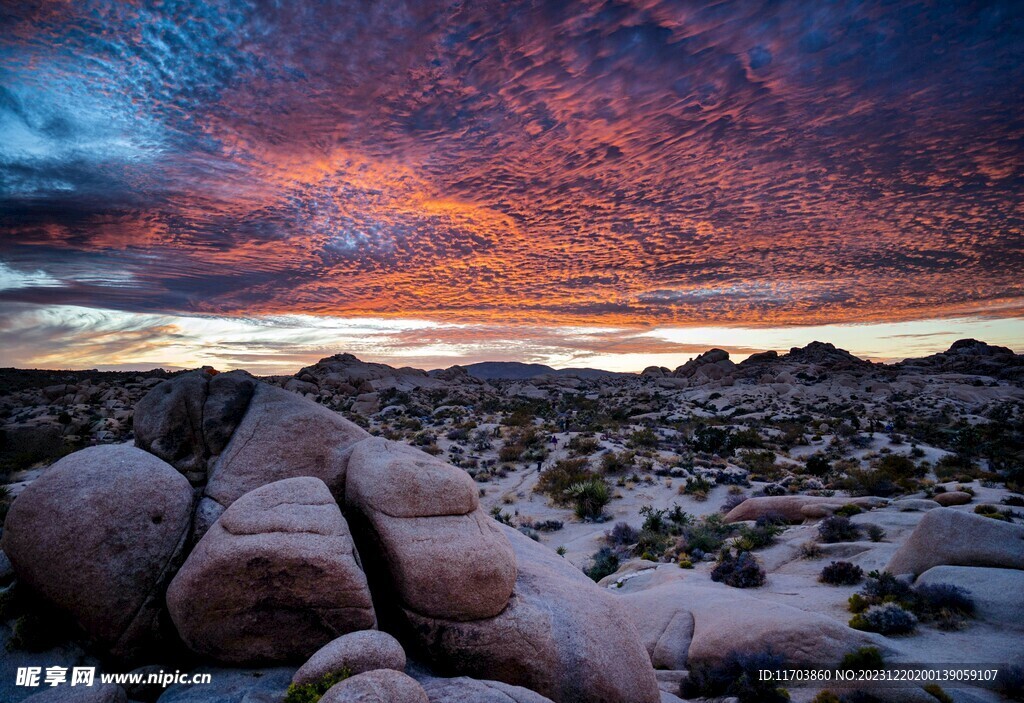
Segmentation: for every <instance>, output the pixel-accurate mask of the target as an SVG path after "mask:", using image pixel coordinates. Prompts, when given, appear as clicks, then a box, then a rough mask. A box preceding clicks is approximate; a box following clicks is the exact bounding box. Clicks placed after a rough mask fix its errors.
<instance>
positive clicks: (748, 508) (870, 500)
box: [725, 495, 888, 523]
mask: <svg viewBox="0 0 1024 703" xmlns="http://www.w3.org/2000/svg"><path fill="white" fill-rule="evenodd" d="M847 503H852V504H854V505H857V506H859V507H861V508H864V509H865V510H867V509H870V508H877V507H881V506H882V505H886V504H887V503H888V501H887V500H885V499H884V498H874V497H865V498H836V497H831V498H830V497H826V496H803V495H793V496H762V497H757V498H747V499H746V500H745V501H743V502H742V503H740V504H739V505H737V506H736V507H735V508H733V509H732V510H730V511H729V512H728V513H727V514H726V516H725V521H726V522H729V523H732V522H743V521H745V520H757V519H758V518H760V517H765V516H777V517H780V518H782V519H784V520H785V521H786V522H803V521H804V520H807V519H814V518H817V517H826V516H827V515H830V514H831V513H832V512H833V511H834V509H835V508H839V507H842V506H843V505H846V504H847ZM812 507H813V508H831V509H832V510H824V511H820V512H819V511H812V510H807V508H812Z"/></svg>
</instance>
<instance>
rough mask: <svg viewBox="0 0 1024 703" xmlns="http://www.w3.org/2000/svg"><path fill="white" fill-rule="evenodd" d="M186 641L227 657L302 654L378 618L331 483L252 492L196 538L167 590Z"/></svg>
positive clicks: (251, 659) (304, 481) (261, 659)
mask: <svg viewBox="0 0 1024 703" xmlns="http://www.w3.org/2000/svg"><path fill="white" fill-rule="evenodd" d="M167 605H168V608H169V609H170V614H171V618H172V619H173V621H174V624H175V625H176V626H177V628H178V632H179V633H180V635H181V638H182V639H183V640H184V641H185V643H186V644H187V645H188V646H189V647H190V648H191V649H192V650H193V651H195V652H198V653H200V654H203V655H205V656H208V657H211V658H213V659H215V660H217V661H221V662H227V663H239V664H253V663H268V662H289V661H301V660H302V659H305V658H308V657H309V656H310V655H312V654H313V653H314V652H315V651H316V650H317V649H318V648H320V647H321V646H323V645H325V644H327V643H328V642H329V641H331V640H332V639H334V638H336V637H338V636H339V635H341V634H344V633H346V632H352V631H355V630H362V629H366V628H372V627H374V625H375V616H374V610H373V605H372V602H371V598H370V591H369V588H368V586H367V583H366V577H365V575H364V573H363V571H362V569H361V568H360V565H359V559H358V556H357V554H356V551H355V547H354V545H353V542H352V538H351V535H350V533H349V530H348V525H347V524H346V522H345V519H344V518H343V517H342V515H341V511H340V510H339V509H338V506H337V504H336V503H335V502H334V499H333V497H332V496H331V493H330V491H329V490H328V489H327V486H326V485H325V484H324V483H323V481H321V480H319V479H316V478H311V477H297V478H291V479H286V480H283V481H277V482H275V483H271V484H269V485H266V486H263V487H261V488H258V489H256V490H254V491H251V492H250V493H247V494H245V495H244V496H242V497H241V498H239V499H238V500H237V501H235V502H234V503H233V504H232V505H231V507H229V508H228V509H227V510H226V511H225V512H224V514H223V515H221V516H220V518H218V519H217V521H216V522H215V523H214V524H213V526H212V527H211V528H210V530H209V531H208V532H207V533H206V535H204V536H203V538H202V539H201V540H200V541H199V543H198V544H197V545H196V547H195V549H194V550H193V551H192V553H191V554H190V555H189V557H188V559H187V560H186V561H185V563H184V565H182V567H181V570H180V571H179V572H178V574H177V576H175V578H174V580H173V581H172V582H171V585H170V588H169V589H168V591H167Z"/></svg>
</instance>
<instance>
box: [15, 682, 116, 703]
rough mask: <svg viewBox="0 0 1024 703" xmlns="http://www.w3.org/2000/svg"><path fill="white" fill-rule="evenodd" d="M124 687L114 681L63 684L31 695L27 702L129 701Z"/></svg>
mask: <svg viewBox="0 0 1024 703" xmlns="http://www.w3.org/2000/svg"><path fill="white" fill-rule="evenodd" d="M127 702H128V696H127V694H125V692H124V689H123V688H121V687H120V686H118V685H117V684H113V683H99V682H98V681H97V682H96V683H95V684H94V685H92V686H70V685H67V684H62V685H58V686H55V687H53V688H50V689H47V690H45V691H41V692H39V693H36V694H35V695H33V696H29V697H28V698H26V699H25V703H127Z"/></svg>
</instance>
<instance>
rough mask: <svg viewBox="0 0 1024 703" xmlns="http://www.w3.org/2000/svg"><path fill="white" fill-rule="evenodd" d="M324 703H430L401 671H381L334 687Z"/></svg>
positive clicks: (349, 679) (357, 676) (419, 688)
mask: <svg viewBox="0 0 1024 703" xmlns="http://www.w3.org/2000/svg"><path fill="white" fill-rule="evenodd" d="M320 702H321V703H430V699H429V698H427V694H426V692H425V691H424V690H423V688H422V687H421V686H420V685H419V684H418V683H416V680H415V679H413V678H412V677H410V676H406V675H405V674H403V673H402V672H400V671H393V670H391V669H380V670H378V671H367V672H366V673H364V674H357V675H356V676H353V677H352V678H348V679H345V680H344V681H342V682H341V683H339V684H335V685H334V686H332V687H331V688H330V689H329V690H328V691H327V693H325V694H324V695H323V698H321V699H320Z"/></svg>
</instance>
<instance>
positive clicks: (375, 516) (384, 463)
mask: <svg viewBox="0 0 1024 703" xmlns="http://www.w3.org/2000/svg"><path fill="white" fill-rule="evenodd" d="M345 503H346V506H347V508H348V510H349V511H350V514H351V517H352V519H353V520H354V521H355V522H354V524H357V525H358V526H359V527H358V530H359V533H360V535H361V539H362V540H363V541H364V548H363V552H364V553H365V554H372V555H373V559H372V562H373V563H374V565H375V566H376V567H377V571H378V572H380V573H381V576H382V577H383V578H384V579H386V581H387V585H388V587H389V588H390V589H393V591H394V592H395V593H396V595H397V597H398V598H399V601H400V603H401V604H402V606H403V607H404V608H406V609H408V610H411V611H415V612H416V613H418V614H420V615H423V616H426V617H437V618H444V619H449V620H475V619H480V618H487V617H492V616H494V615H497V614H498V613H500V612H501V611H502V610H503V609H504V608H505V606H506V604H507V603H508V601H509V597H510V595H511V594H512V587H513V584H514V583H515V579H516V566H515V556H514V555H513V553H512V548H511V547H510V546H509V543H508V539H506V537H505V536H504V535H503V534H501V532H500V531H499V530H498V528H497V523H495V522H494V520H492V519H491V518H490V517H488V516H487V515H485V514H484V513H483V511H482V510H480V499H479V493H478V490H477V487H476V484H475V483H474V482H473V480H472V479H471V478H470V477H469V475H468V474H466V472H464V471H462V470H460V469H457V468H455V467H454V466H451V465H449V464H446V463H444V462H443V461H440V460H439V459H436V458H435V457H432V456H430V455H429V454H426V453H424V452H421V451H419V450H417V449H414V448H412V447H409V446H408V445H405V444H400V443H398V442H391V441H388V440H384V439H376V438H375V439H369V440H366V441H364V442H360V443H359V444H357V445H356V446H355V447H354V448H353V450H352V455H351V457H350V458H349V463H348V476H347V483H346V489H345Z"/></svg>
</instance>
